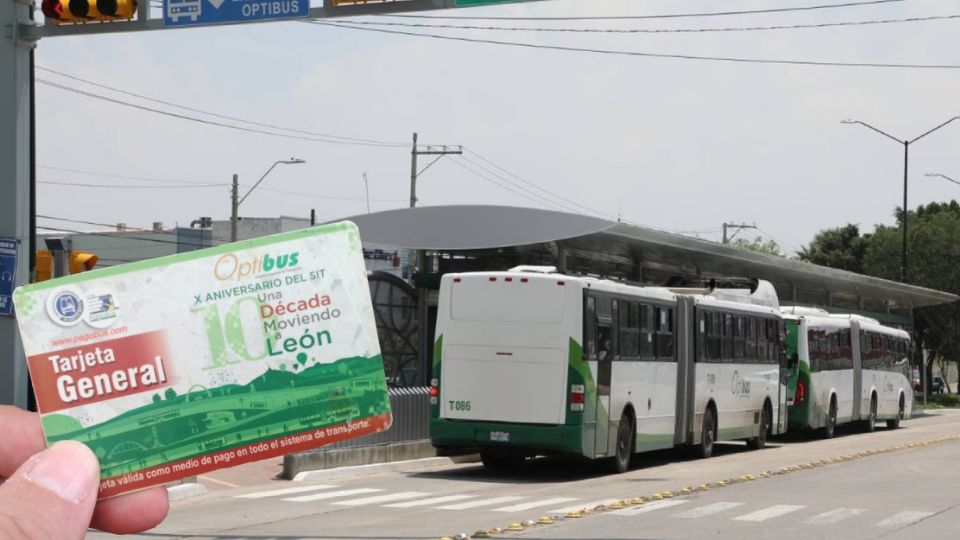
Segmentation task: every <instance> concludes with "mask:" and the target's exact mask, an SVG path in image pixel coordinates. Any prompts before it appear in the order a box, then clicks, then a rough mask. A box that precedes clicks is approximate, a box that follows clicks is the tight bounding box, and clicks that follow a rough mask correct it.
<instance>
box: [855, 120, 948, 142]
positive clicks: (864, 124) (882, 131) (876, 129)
mask: <svg viewBox="0 0 960 540" xmlns="http://www.w3.org/2000/svg"><path fill="white" fill-rule="evenodd" d="M840 123H841V124H860V125H861V126H863V127H865V128H867V129H871V130H873V131H876V132H877V133H879V134H881V135H883V136H884V137H886V138H888V139H893V140H894V141H897V142H898V143H900V144H909V143H908V142H907V141H901V140H900V139H898V138H896V137H894V136H893V135H891V134H889V133H887V132H886V131H884V130H882V129H880V128H875V127H873V126H871V125H870V124H868V123H866V122H861V121H860V120H841V121H840ZM938 127H942V126H938ZM936 129H937V128H933V129H931V130H930V131H934V130H936ZM928 133H929V132H928ZM926 134H927V133H924V134H923V135H921V136H920V137H923V136H924V135H926ZM920 137H917V139H919V138H920ZM915 140H916V139H914V141H915ZM910 142H913V141H910Z"/></svg>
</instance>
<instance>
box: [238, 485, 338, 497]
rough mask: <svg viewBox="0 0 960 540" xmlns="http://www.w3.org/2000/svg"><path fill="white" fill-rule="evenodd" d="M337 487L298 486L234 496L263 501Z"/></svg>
mask: <svg viewBox="0 0 960 540" xmlns="http://www.w3.org/2000/svg"><path fill="white" fill-rule="evenodd" d="M335 487H337V486H328V485H323V484H314V485H311V486H300V487H294V488H286V489H274V490H272V491H257V492H255V493H247V494H245V495H236V496H235V497H234V498H235V499H263V498H266V497H277V496H279V495H292V494H294V493H306V492H308V491H320V490H321V489H330V488H335Z"/></svg>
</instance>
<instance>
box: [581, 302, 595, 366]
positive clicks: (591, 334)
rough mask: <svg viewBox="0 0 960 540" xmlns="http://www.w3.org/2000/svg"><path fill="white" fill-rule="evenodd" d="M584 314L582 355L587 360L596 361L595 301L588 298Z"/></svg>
mask: <svg viewBox="0 0 960 540" xmlns="http://www.w3.org/2000/svg"><path fill="white" fill-rule="evenodd" d="M585 311H586V313H584V315H583V326H584V344H583V354H584V355H585V356H586V357H587V359H589V360H596V359H597V299H596V298H594V297H592V296H588V297H587V308H586V310H585Z"/></svg>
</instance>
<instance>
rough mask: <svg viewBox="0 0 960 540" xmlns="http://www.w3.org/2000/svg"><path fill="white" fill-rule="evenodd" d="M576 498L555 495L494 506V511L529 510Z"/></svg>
mask: <svg viewBox="0 0 960 540" xmlns="http://www.w3.org/2000/svg"><path fill="white" fill-rule="evenodd" d="M575 500H577V498H576V497H556V498H553V499H543V500H540V501H532V502H527V503H520V504H515V505H513V506H504V507H502V508H494V509H493V511H494V512H520V511H521V510H530V509H531V508H538V507H540V506H549V505H551V504H560V503H565V502H570V501H575Z"/></svg>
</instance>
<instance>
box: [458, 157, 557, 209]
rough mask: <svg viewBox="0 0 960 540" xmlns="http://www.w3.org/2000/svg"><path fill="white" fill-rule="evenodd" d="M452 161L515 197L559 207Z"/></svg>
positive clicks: (461, 163) (460, 162)
mask: <svg viewBox="0 0 960 540" xmlns="http://www.w3.org/2000/svg"><path fill="white" fill-rule="evenodd" d="M450 161H451V163H453V164H454V165H456V166H458V167H460V168H463V169H465V170H467V171H469V172H470V173H472V174H474V175H475V176H477V177H478V178H481V179H483V180H486V181H487V182H490V183H491V184H493V185H495V186H497V187H499V188H502V189H505V190H507V191H509V192H511V193H514V194H515V195H519V196H520V197H523V198H524V199H526V200H528V201H531V202H533V203H536V204H538V205H541V206H542V205H544V204H546V205H548V206H553V207H555V208H556V207H557V206H558V205H556V204H554V203H551V202H550V201H547V200H545V199H543V198H542V197H541V200H537V199H534V198H532V197H530V196H528V195H526V194H525V193H523V192H521V191H518V190H516V189H513V188H511V187H509V186H508V185H506V184H503V183H501V182H498V181H497V180H494V179H492V178H490V177H489V176H487V175H486V174H483V173H482V172H478V171H476V170H475V169H473V168H472V167H470V166H468V165H465V164H464V163H463V162H462V161H459V160H450Z"/></svg>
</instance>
